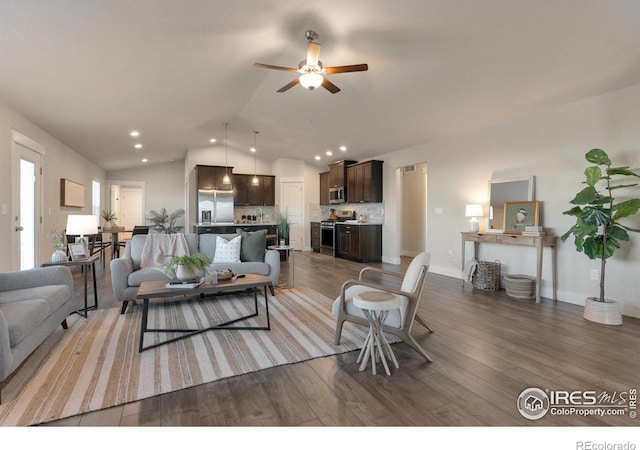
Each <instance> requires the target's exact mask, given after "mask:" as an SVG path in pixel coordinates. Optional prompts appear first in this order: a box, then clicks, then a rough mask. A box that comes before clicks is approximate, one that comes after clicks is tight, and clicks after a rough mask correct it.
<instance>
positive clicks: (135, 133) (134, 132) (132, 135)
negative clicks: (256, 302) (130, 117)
mask: <svg viewBox="0 0 640 450" xmlns="http://www.w3.org/2000/svg"><path fill="white" fill-rule="evenodd" d="M129 136H131V137H138V136H140V132H139V131H136V130H133V131H132V132H131V133H129Z"/></svg>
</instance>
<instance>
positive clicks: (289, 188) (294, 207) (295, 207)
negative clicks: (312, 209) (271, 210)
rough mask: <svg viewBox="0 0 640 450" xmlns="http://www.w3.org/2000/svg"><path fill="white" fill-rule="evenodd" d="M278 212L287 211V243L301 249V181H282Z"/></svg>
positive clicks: (302, 216) (302, 214)
mask: <svg viewBox="0 0 640 450" xmlns="http://www.w3.org/2000/svg"><path fill="white" fill-rule="evenodd" d="M280 192H281V194H280V198H281V201H280V213H281V214H283V213H285V212H286V213H287V221H288V222H289V245H291V246H292V247H293V248H295V249H297V250H302V240H303V226H302V224H303V218H304V206H303V205H304V204H303V190H302V182H301V181H283V182H282V184H281V189H280Z"/></svg>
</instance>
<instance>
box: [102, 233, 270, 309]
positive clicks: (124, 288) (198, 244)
mask: <svg viewBox="0 0 640 450" xmlns="http://www.w3.org/2000/svg"><path fill="white" fill-rule="evenodd" d="M217 236H221V237H223V238H225V239H227V240H229V239H233V238H234V237H236V236H238V235H237V234H185V238H186V240H187V244H188V245H189V253H190V254H192V255H193V254H194V253H196V252H200V253H203V254H204V255H205V256H206V257H207V258H209V260H211V261H213V258H214V255H215V253H216V238H217ZM146 238H147V235H144V234H138V235H133V236H132V237H131V240H130V241H129V242H127V245H126V247H125V250H124V255H123V256H122V257H121V258H116V259H114V260H112V261H111V265H110V267H111V285H112V287H113V295H114V297H115V299H116V300H117V301H120V302H122V309H121V312H122V313H124V312H125V311H126V309H127V305H128V303H129V302H130V301H135V300H136V296H137V294H138V288H139V287H140V284H141V283H142V282H143V281H159V280H162V281H170V280H171V278H170V277H169V276H167V275H166V274H165V273H164V272H163V271H161V270H158V269H157V268H151V267H145V268H141V267H140V261H141V258H142V249H143V248H144V243H145V240H146ZM241 261H242V262H240V263H219V264H212V265H211V267H213V268H215V269H216V270H220V271H221V270H226V269H230V270H231V271H233V272H235V273H238V274H242V273H259V274H261V275H264V276H266V277H267V278H269V279H270V280H271V284H272V286H271V293H272V294H273V286H277V284H278V279H279V278H280V252H278V251H277V250H266V252H265V255H264V262H261V261H244V260H243V258H242V254H241Z"/></svg>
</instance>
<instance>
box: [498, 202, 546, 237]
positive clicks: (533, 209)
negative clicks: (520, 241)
mask: <svg viewBox="0 0 640 450" xmlns="http://www.w3.org/2000/svg"><path fill="white" fill-rule="evenodd" d="M539 210H540V202H538V201H519V202H505V203H504V221H503V222H504V224H503V227H502V229H503V230H504V231H503V232H504V233H508V234H522V232H523V231H524V229H525V227H526V226H538V218H539V214H540V212H539Z"/></svg>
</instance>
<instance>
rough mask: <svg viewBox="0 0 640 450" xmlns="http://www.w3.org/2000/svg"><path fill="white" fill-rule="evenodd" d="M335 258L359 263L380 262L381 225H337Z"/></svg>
mask: <svg viewBox="0 0 640 450" xmlns="http://www.w3.org/2000/svg"><path fill="white" fill-rule="evenodd" d="M335 232H336V249H335V252H336V256H338V257H340V258H344V259H350V260H352V261H357V262H361V263H367V262H380V261H382V225H350V224H343V223H337V224H336V225H335Z"/></svg>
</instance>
